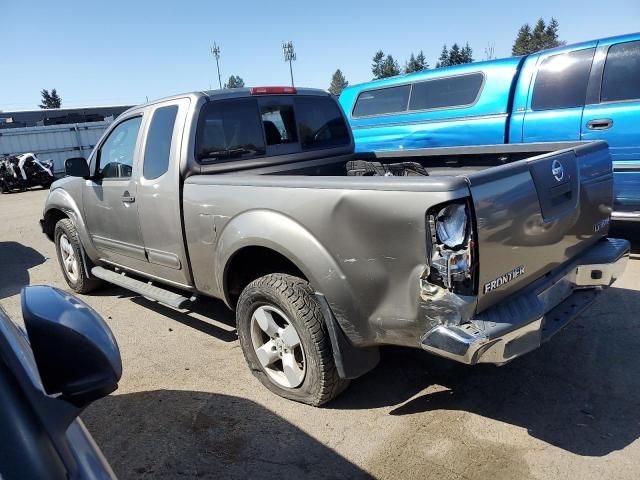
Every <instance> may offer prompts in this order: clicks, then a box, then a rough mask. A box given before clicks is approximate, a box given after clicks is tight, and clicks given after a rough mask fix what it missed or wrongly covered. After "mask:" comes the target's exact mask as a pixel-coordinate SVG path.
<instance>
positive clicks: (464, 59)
mask: <svg viewBox="0 0 640 480" xmlns="http://www.w3.org/2000/svg"><path fill="white" fill-rule="evenodd" d="M472 62H473V50H472V49H471V47H470V46H469V42H467V43H466V44H465V45H464V47H462V50H460V63H472Z"/></svg>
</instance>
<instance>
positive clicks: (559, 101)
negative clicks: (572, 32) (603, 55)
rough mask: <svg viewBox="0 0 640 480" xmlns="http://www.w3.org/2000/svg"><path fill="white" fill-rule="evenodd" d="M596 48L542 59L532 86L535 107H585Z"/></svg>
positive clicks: (546, 108) (549, 108) (540, 108)
mask: <svg viewBox="0 0 640 480" xmlns="http://www.w3.org/2000/svg"><path fill="white" fill-rule="evenodd" d="M594 52H595V49H593V48H588V49H585V50H578V51H576V52H570V53H563V54H560V55H553V56H551V57H548V58H546V59H544V60H543V61H542V64H541V65H540V69H539V70H538V75H537V76H536V82H535V85H534V87H533V99H532V102H531V108H532V109H533V110H556V109H561V108H572V107H582V106H584V101H585V96H586V94H587V84H588V83H589V73H590V71H591V61H592V60H593V53H594Z"/></svg>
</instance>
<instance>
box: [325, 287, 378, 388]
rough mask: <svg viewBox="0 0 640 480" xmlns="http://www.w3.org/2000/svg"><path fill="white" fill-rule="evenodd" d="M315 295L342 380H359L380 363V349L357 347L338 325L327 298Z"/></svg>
mask: <svg viewBox="0 0 640 480" xmlns="http://www.w3.org/2000/svg"><path fill="white" fill-rule="evenodd" d="M315 295H316V298H317V299H318V304H319V305H320V308H321V310H322V316H323V317H324V322H325V324H326V325H327V331H328V332H329V338H330V339H331V349H332V350H333V359H334V361H335V364H336V369H337V370H338V375H339V376H340V378H345V379H347V378H358V377H360V376H362V375H364V374H365V373H367V372H368V371H370V370H372V369H373V368H374V367H375V366H376V365H377V364H378V362H379V361H380V351H379V349H378V347H366V348H358V347H355V346H354V345H353V344H352V343H351V342H350V341H349V339H348V338H347V337H346V335H345V334H344V332H343V331H342V329H341V328H340V325H338V322H337V320H336V318H335V316H334V315H333V312H332V311H331V307H330V306H329V302H327V299H326V297H325V296H324V295H323V294H321V293H318V292H316V294H315Z"/></svg>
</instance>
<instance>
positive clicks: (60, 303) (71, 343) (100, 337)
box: [22, 285, 122, 408]
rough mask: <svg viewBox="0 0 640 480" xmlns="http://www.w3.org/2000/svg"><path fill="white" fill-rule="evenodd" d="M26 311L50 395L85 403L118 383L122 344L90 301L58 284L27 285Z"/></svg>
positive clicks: (24, 312)
mask: <svg viewBox="0 0 640 480" xmlns="http://www.w3.org/2000/svg"><path fill="white" fill-rule="evenodd" d="M22 315H23V318H24V323H25V327H26V330H27V335H28V336H29V340H30V342H31V349H32V350H33V356H34V358H35V361H36V365H37V367H38V372H39V373H40V379H41V381H42V385H43V387H44V390H45V392H46V393H47V394H48V395H57V396H58V398H60V399H62V400H65V401H67V402H69V403H71V404H73V405H74V406H76V407H78V408H84V407H86V406H87V405H89V404H90V403H91V402H93V401H95V400H97V399H99V398H102V397H104V396H106V395H108V394H109V393H111V392H113V391H114V390H115V389H116V388H118V381H119V380H120V377H121V376H122V360H121V358H120V350H119V349H118V344H117V343H116V340H115V338H114V337H113V334H112V333H111V330H110V329H109V326H108V325H107V324H106V323H105V321H104V320H103V319H102V317H100V315H98V314H97V313H96V312H95V311H94V310H93V309H92V308H90V307H89V306H88V305H87V304H85V303H84V302H82V301H80V300H78V299H77V298H75V297H74V296H73V295H71V294H69V293H66V292H63V291H62V290H58V289H57V288H53V287H47V286H42V285H39V286H31V287H25V288H23V289H22Z"/></svg>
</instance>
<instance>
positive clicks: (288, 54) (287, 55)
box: [282, 41, 296, 87]
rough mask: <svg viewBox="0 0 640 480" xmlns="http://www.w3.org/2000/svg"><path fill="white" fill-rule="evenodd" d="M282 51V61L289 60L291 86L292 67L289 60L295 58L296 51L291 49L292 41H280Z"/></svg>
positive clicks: (291, 60)
mask: <svg viewBox="0 0 640 480" xmlns="http://www.w3.org/2000/svg"><path fill="white" fill-rule="evenodd" d="M282 53H283V54H284V61H285V62H289V73H290V74H291V86H292V87H293V86H294V85H293V67H292V66H291V62H293V61H295V59H296V52H295V51H294V50H293V42H291V41H289V42H282Z"/></svg>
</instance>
